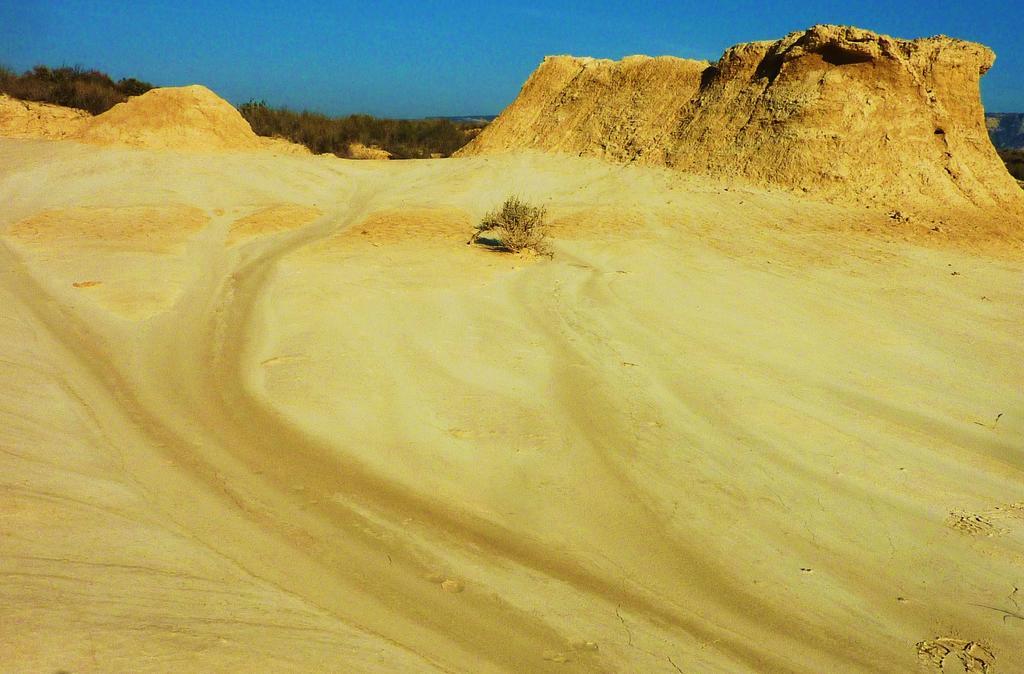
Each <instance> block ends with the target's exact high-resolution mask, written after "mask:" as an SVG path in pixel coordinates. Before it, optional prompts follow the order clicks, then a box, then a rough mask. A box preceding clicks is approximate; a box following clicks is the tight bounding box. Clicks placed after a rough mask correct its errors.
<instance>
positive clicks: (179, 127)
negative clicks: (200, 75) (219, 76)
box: [71, 85, 263, 151]
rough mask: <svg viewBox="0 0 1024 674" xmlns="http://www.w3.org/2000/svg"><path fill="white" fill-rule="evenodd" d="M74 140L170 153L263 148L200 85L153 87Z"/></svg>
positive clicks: (226, 106) (235, 115) (88, 124)
mask: <svg viewBox="0 0 1024 674" xmlns="http://www.w3.org/2000/svg"><path fill="white" fill-rule="evenodd" d="M71 137H72V138H73V139H75V140H81V141H83V142H87V143H96V144H101V145H128V146H133V147H144V148H151V149H169V150H200V151H202V150H255V149H259V148H261V147H262V146H263V144H262V143H261V142H260V139H259V137H258V136H257V135H256V134H255V133H253V130H252V127H250V126H249V123H248V122H246V121H245V119H243V118H242V115H241V114H239V112H238V110H236V109H235V108H234V107H233V106H232V105H231V104H230V103H228V102H227V101H225V100H224V99H222V98H220V97H219V96H217V94H215V93H213V92H212V91H210V90H209V89H207V88H206V87H204V86H200V85H192V86H188V87H165V88H160V89H152V90H150V91H147V92H146V93H144V94H142V95H141V96H135V97H133V98H130V99H128V100H127V101H126V102H124V103H119V104H117V105H115V106H114V107H112V108H111V109H110V110H107V111H106V112H104V113H103V114H101V115H97V116H96V117H94V118H92V119H90V120H89V121H88V122H86V123H85V124H84V125H83V126H82V127H81V128H80V129H79V130H78V131H77V132H76V133H75V134H73V135H72V136H71Z"/></svg>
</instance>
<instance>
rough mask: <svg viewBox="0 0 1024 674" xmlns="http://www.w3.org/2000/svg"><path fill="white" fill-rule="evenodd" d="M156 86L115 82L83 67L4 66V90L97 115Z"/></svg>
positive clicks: (0, 84)
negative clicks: (15, 68) (19, 69)
mask: <svg viewBox="0 0 1024 674" xmlns="http://www.w3.org/2000/svg"><path fill="white" fill-rule="evenodd" d="M152 88H153V85H152V84H150V83H149V82H143V81H141V80H137V79H135V78H133V77H129V78H125V79H121V80H118V81H116V82H115V81H114V80H113V79H111V77H110V76H109V75H107V74H106V73H102V72H100V71H98V70H84V69H83V68H81V67H80V66H74V67H66V66H63V67H60V68H48V67H47V66H36V67H34V68H32V70H26V71H25V72H24V73H22V74H21V75H18V74H17V73H15V72H14V71H13V70H10V69H9V68H4V67H3V66H0V92H3V93H5V94H7V95H9V96H12V97H14V98H20V99H21V100H24V101H39V102H42V103H53V104H55V105H63V106H66V107H69V108H78V109H80V110H86V111H88V112H91V113H92V114H94V115H98V114H100V113H101V112H106V111H107V110H109V109H110V108H112V107H114V106H115V105H117V104H118V103H123V102H124V101H126V100H128V97H129V96H138V95H139V94H143V93H145V92H147V91H149V90H150V89H152Z"/></svg>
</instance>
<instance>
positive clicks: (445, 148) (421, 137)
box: [238, 101, 482, 159]
mask: <svg viewBox="0 0 1024 674" xmlns="http://www.w3.org/2000/svg"><path fill="white" fill-rule="evenodd" d="M238 111H239V112H241V113H242V117H244V118H245V121H247V122H249V126H251V127H252V130H253V131H254V132H256V134H257V135H259V136H272V137H277V138H285V139H287V140H290V141H292V142H293V143H298V144H300V145H305V146H306V147H308V148H309V149H310V150H311V151H313V152H314V153H316V154H326V153H330V154H334V155H337V156H339V157H348V156H349V147H350V146H352V145H354V144H357V143H358V144H360V145H365V146H366V147H377V148H380V149H382V150H386V151H387V152H388V153H389V154H391V156H392V157H393V158H395V159H429V158H431V157H448V156H450V155H451V154H452V153H453V152H455V151H456V150H458V149H459V148H460V147H462V146H463V145H465V144H466V143H468V142H469V141H470V140H471V139H472V138H473V136H474V135H475V134H476V133H478V132H479V130H480V129H481V128H482V124H474V123H469V122H455V121H452V120H450V119H381V118H379V117H372V116H370V115H348V116H346V117H328V116H327V115H322V114H320V113H316V112H308V111H302V112H295V111H294V110H289V109H288V108H273V107H270V106H269V105H267V104H266V102H264V101H249V102H248V103H243V104H242V105H240V106H238Z"/></svg>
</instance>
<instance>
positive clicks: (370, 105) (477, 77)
mask: <svg viewBox="0 0 1024 674" xmlns="http://www.w3.org/2000/svg"><path fill="white" fill-rule="evenodd" d="M815 23H840V24H852V25H856V26H860V27H862V28H869V29H871V30H875V31H878V32H882V33H887V34H890V35H894V36H897V37H906V38H913V37H922V36H928V35H935V34H940V33H941V34H946V35H951V36H953V37H959V38H964V39H969V40H975V41H978V42H982V43H984V44H987V45H988V46H990V47H992V48H993V49H994V50H995V51H996V54H997V55H998V59H997V61H996V67H995V68H993V69H992V71H991V72H990V73H989V74H988V75H987V76H986V77H985V78H984V79H983V80H982V92H983V100H984V102H985V105H986V107H987V108H988V109H989V110H991V111H996V112H999V111H1003V112H1007V111H1024V39H1022V36H1024V0H1013V1H1008V0H991V1H990V2H987V3H965V2H945V1H943V0H929V1H927V2H919V1H917V0H911V1H906V2H901V1H900V0H888V1H879V0H858V1H857V2H850V0H842V1H835V2H833V1H829V0H820V1H817V2H811V1H808V2H802V3H769V2H764V1H763V0H761V1H757V2H754V1H749V2H748V1H734V2H713V1H710V2H709V1H708V0H703V1H701V2H688V1H678V2H667V1H656V0H631V1H625V2H611V1H609V0H586V1H575V0H572V1H563V2H558V1H555V0H552V1H550V2H516V1H514V0H505V1H498V2H493V1H489V0H479V1H478V2H469V3H467V2H464V1H461V2H444V1H431V0H394V1H391V2H388V1H383V2H373V0H359V1H358V2H349V1H348V0H335V1H333V2H312V1H309V0H281V1H277V0H273V1H266V2H254V1H245V0H239V1H236V2H219V1H217V0H209V1H208V2H189V1H188V0H173V1H172V0H152V1H147V0H135V1H134V2H101V1H99V0H61V1H58V0H51V1H47V2H44V1H39V0H0V63H2V64H4V65H6V66H8V67H10V68H14V69H15V70H19V71H20V70H24V69H27V68H29V67H31V66H33V65H35V64H37V63H42V64H46V65H51V66H53V65H76V64H77V65H82V66H86V67H95V68H98V69H100V70H104V71H106V72H108V73H110V74H111V75H112V76H114V77H115V78H120V77H128V76H134V77H138V78H140V79H145V80H149V81H151V82H153V83H154V84H157V85H161V86H177V85H182V84H192V83H200V84H205V85H207V86H209V87H210V88H212V89H213V90H214V91H216V92H217V93H219V94H220V95H221V96H223V97H225V98H227V99H228V100H230V101H232V102H233V103H243V102H245V101H247V100H249V99H252V98H255V99H265V100H266V101H267V102H268V103H270V104H272V105H288V106H289V107H293V108H297V109H302V108H307V109H311V110H317V111H321V112H325V113H328V114H346V113H352V112H368V113H371V114H375V115H381V116H392V117H423V116H429V115H470V114H487V113H491V114H496V113H498V112H500V111H501V109H502V108H504V107H505V106H506V105H508V103H510V102H511V101H512V99H513V98H514V97H515V95H516V94H517V93H518V91H519V87H520V86H521V85H522V83H523V82H524V81H525V79H526V77H527V76H528V75H529V74H530V72H531V71H532V70H533V69H534V68H535V67H536V66H537V64H538V63H539V62H540V60H541V59H542V58H543V57H544V56H545V55H548V54H575V55H578V56H597V57H607V58H619V57H622V56H625V55H628V54H651V55H659V54H672V55H675V56H683V57H689V58H702V59H709V60H715V59H717V58H718V56H720V55H721V53H722V51H723V50H724V49H725V48H726V47H728V46H730V45H732V44H735V43H737V42H747V41H750V40H766V39H777V38H779V37H782V36H783V35H785V34H786V33H789V32H792V31H794V30H799V29H803V28H807V27H809V26H811V25H813V24H815Z"/></svg>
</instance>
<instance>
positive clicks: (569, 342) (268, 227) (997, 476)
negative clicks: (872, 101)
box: [0, 140, 1024, 672]
mask: <svg viewBox="0 0 1024 674" xmlns="http://www.w3.org/2000/svg"><path fill="white" fill-rule="evenodd" d="M509 191H515V192H517V193H519V194H521V195H522V196H524V197H526V198H528V199H531V200H534V201H537V202H540V203H544V204H546V205H547V206H548V208H549V210H550V214H551V219H552V223H553V228H552V232H551V236H552V239H553V241H554V246H555V251H556V252H555V257H554V258H553V259H552V260H547V259H543V258H541V259H524V258H517V257H510V256H504V255H500V254H496V253H489V252H486V251H484V250H480V249H477V248H475V247H469V246H466V245H464V242H465V239H466V238H467V235H468V232H469V229H470V227H471V224H472V223H473V222H475V221H476V220H477V219H478V218H479V217H480V216H481V215H482V214H483V213H484V212H485V211H486V210H488V209H490V208H492V207H493V206H494V205H495V204H496V203H498V202H500V200H501V199H502V198H503V197H504V196H505V195H506V193H508V192H509ZM0 199H2V202H3V203H4V204H5V208H4V209H3V210H2V211H0V307H2V311H0V383H2V385H0V476H2V478H0V542H2V544H0V549H2V551H3V552H2V554H0V576H2V581H0V635H2V641H3V645H4V648H3V651H2V654H0V663H2V665H3V666H2V669H4V670H5V671H56V670H58V669H64V670H69V671H76V672H103V671H296V672H300V671H466V672H470V671H472V672H486V671H533V672H543V671H557V672H572V671H645V672H658V671H664V672H675V671H684V672H718V671H720V672H768V671H770V672H786V671H803V672H806V671H835V672H846V671H850V672H852V671H887V672H907V671H917V669H916V668H917V667H922V668H923V670H922V671H935V672H940V671H941V672H949V671H960V670H958V669H956V668H955V667H956V666H961V669H964V668H967V671H974V672H979V671H987V672H1015V671H1021V670H1024V651H1022V649H1021V648H1020V644H1021V642H1022V629H1024V622H1022V619H1021V616H1022V615H1024V596H1022V595H1021V592H1020V591H1019V590H1018V588H1020V587H1022V583H1024V578H1022V576H1021V568H1022V564H1024V492H1022V490H1021V484H1022V482H1021V478H1022V468H1024V458H1022V454H1021V448H1022V447H1024V391H1022V389H1021V387H1020V382H1021V381H1024V340H1022V339H1021V337H1022V334H1021V327H1022V325H1024V289H1022V287H1021V285H1020V278H1021V272H1022V271H1024V256H1022V248H1021V245H1020V235H1019V227H1017V226H1015V225H1013V224H1012V223H1010V224H1007V225H1006V228H1007V229H1006V231H1005V232H1004V233H1003V235H1002V236H999V237H995V238H993V237H992V236H991V232H990V231H988V230H987V229H985V230H984V231H981V230H979V231H974V230H970V229H969V228H968V229H964V230H956V229H954V228H953V227H951V226H950V227H945V228H940V229H939V230H938V231H933V229H932V226H933V224H932V223H931V222H924V221H920V222H919V221H916V220H911V221H909V222H904V221H897V220H894V219H893V218H891V217H890V215H889V213H888V211H887V210H886V209H866V208H864V207H863V206H846V205H842V204H836V203H827V202H824V201H815V200H813V199H808V198H798V197H796V196H794V195H792V194H789V193H787V192H778V191H768V190H761V189H756V188H753V187H738V186H736V185H727V184H724V183H719V182H716V181H714V180H713V179H710V178H696V177H687V176H684V175H682V174H679V173H676V172H672V171H669V170H667V169H664V168H659V167H651V166H648V167H640V166H620V165H614V164H607V163H603V162H601V161H599V160H597V159H587V158H569V157H564V156H544V155H539V154H531V153H517V154H509V155H502V156H492V157H488V156H481V157H470V158H464V159H457V160H439V161H426V162H408V163H405V162H366V163H358V162H347V161H342V160H336V159H327V158H315V157H280V156H271V155H269V154H256V153H250V154H221V155H196V154H191V155H189V154H175V153H170V152H158V151H140V150H126V149H118V148H86V147H84V146H81V145H77V144H74V143H65V142H59V143H58V142H46V141H28V140H0ZM965 227H966V226H965ZM979 232H980V233H979ZM943 663H945V664H943ZM958 663H959V665H958Z"/></svg>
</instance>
